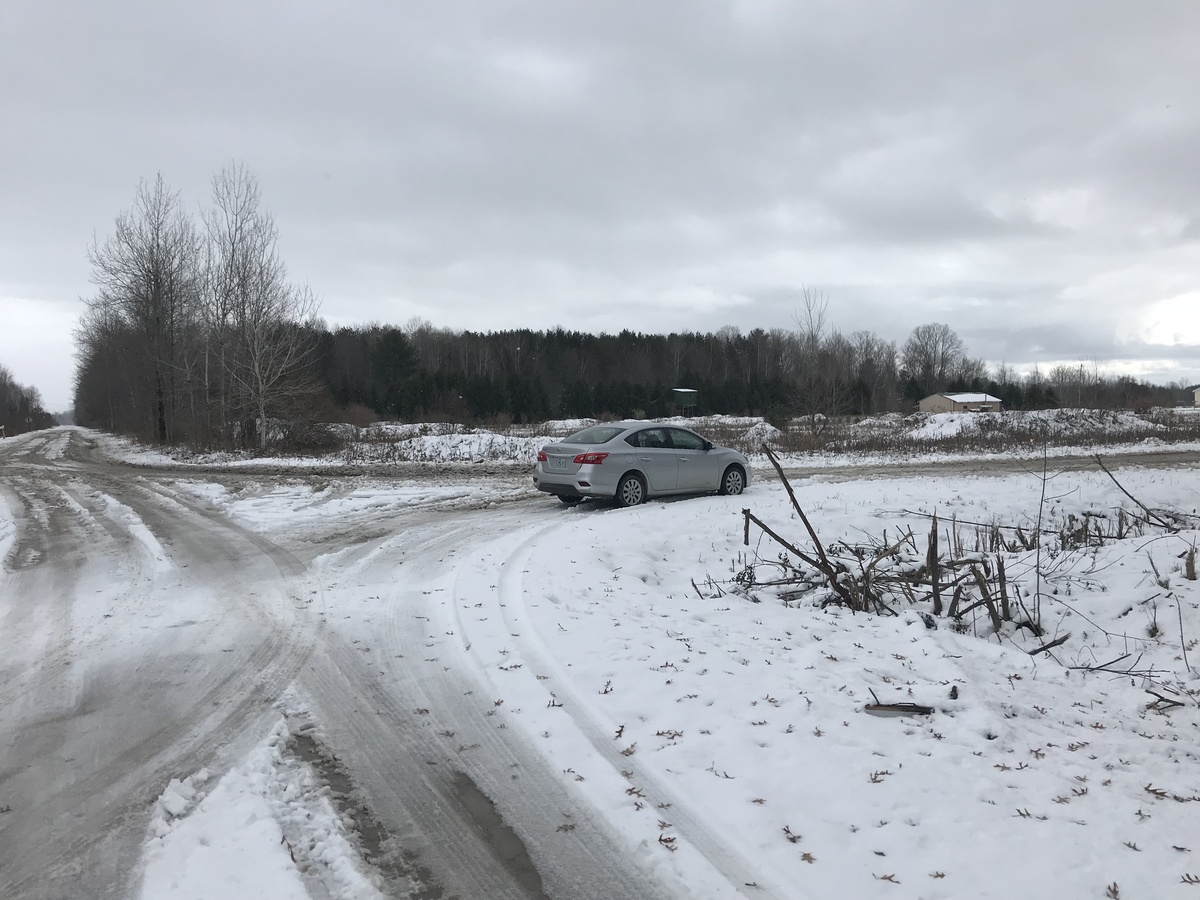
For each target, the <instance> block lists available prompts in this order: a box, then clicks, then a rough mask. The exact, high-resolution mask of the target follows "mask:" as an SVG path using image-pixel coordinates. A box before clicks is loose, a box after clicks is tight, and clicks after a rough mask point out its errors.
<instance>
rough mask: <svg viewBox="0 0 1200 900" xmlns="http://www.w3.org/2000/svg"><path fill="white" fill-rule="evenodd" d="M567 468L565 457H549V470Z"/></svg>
mask: <svg viewBox="0 0 1200 900" xmlns="http://www.w3.org/2000/svg"><path fill="white" fill-rule="evenodd" d="M566 467H567V458H566V457H565V456H552V457H550V468H552V469H565V468H566Z"/></svg>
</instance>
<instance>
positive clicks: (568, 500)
mask: <svg viewBox="0 0 1200 900" xmlns="http://www.w3.org/2000/svg"><path fill="white" fill-rule="evenodd" d="M582 500H583V498H582V497H564V496H563V495H562V494H559V495H558V501H559V502H560V503H561V504H563V506H578V505H579V504H580V502H581V501H582Z"/></svg>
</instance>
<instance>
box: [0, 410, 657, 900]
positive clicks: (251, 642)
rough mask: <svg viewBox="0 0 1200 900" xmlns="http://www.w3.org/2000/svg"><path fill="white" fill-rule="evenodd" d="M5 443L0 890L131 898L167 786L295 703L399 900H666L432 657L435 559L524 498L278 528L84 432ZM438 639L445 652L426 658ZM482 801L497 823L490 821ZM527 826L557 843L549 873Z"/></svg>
mask: <svg viewBox="0 0 1200 900" xmlns="http://www.w3.org/2000/svg"><path fill="white" fill-rule="evenodd" d="M0 453H3V456H2V462H0V465H2V469H0V492H2V494H3V499H4V500H5V501H7V505H8V507H9V508H10V509H11V510H12V511H13V518H12V524H11V525H10V527H9V528H8V529H7V531H0V541H3V542H5V543H6V544H7V545H8V546H4V547H0V551H3V552H2V553H0V555H3V556H4V557H5V558H7V559H8V560H9V565H8V569H9V571H7V572H5V573H4V574H3V576H2V578H3V580H2V581H0V616H2V618H0V736H2V737H0V741H2V743H0V798H2V799H0V809H4V810H5V811H4V812H3V814H2V815H0V896H2V897H22V898H24V897H30V898H34V897H46V898H50V897H55V898H58V897H79V898H84V897H88V898H91V897H104V896H114V897H125V896H132V895H135V894H136V893H137V891H138V889H139V885H138V882H139V879H140V877H141V872H142V865H141V862H140V857H141V850H142V844H143V842H144V840H145V838H146V829H147V823H148V821H149V819H150V816H151V813H152V811H153V809H154V800H155V798H157V797H158V795H159V794H160V793H161V792H162V791H163V789H164V788H165V787H166V785H167V783H168V782H169V781H170V780H171V779H173V778H182V777H184V776H187V775H189V774H190V773H194V772H196V771H198V770H201V769H208V770H210V771H217V772H221V771H225V770H227V769H229V768H231V767H232V766H233V765H234V764H235V763H236V762H237V761H238V760H239V759H240V758H241V757H242V756H244V755H245V754H246V753H247V752H248V751H250V750H251V749H252V748H253V746H254V745H255V744H256V743H258V742H259V741H261V740H262V738H263V736H264V735H265V734H267V733H268V732H269V731H270V729H271V727H272V725H273V724H274V722H275V721H276V720H277V719H278V717H279V715H280V709H283V710H284V711H285V712H287V713H288V714H289V715H290V717H291V719H292V722H293V725H294V727H295V728H296V729H297V730H301V729H304V730H307V731H308V732H309V733H310V735H317V736H319V739H320V742H319V744H314V745H313V746H316V747H319V755H320V756H321V757H322V758H323V759H330V758H334V757H336V760H337V761H338V764H339V767H340V769H339V774H340V775H343V776H345V777H347V778H348V779H349V782H350V783H351V784H352V785H353V787H354V798H355V799H354V802H355V803H360V804H362V805H363V806H364V807H365V808H364V809H363V810H362V811H361V813H362V816H363V817H364V818H369V819H370V822H371V827H372V828H373V829H376V830H377V832H380V833H382V835H383V836H384V837H382V838H381V837H379V835H378V834H377V835H376V837H375V839H374V842H373V847H371V848H369V849H373V850H374V852H375V854H376V855H377V857H378V858H377V859H374V860H372V864H373V865H374V867H375V868H376V869H378V870H380V871H382V872H384V873H385V875H386V874H388V873H390V875H391V878H392V882H393V883H391V884H389V883H388V882H387V879H386V878H385V879H384V884H383V887H384V888H385V892H387V893H391V894H393V895H397V896H403V895H404V894H403V893H400V892H401V891H405V890H410V889H417V888H419V889H421V890H424V891H426V892H427V895H428V896H462V897H483V896H487V897H497V898H501V897H513V898H528V897H539V896H546V895H549V896H572V897H591V896H595V897H646V896H650V897H653V896H656V895H658V893H659V889H658V888H657V887H656V886H655V885H654V883H653V882H654V876H653V873H648V872H646V871H644V870H643V869H641V868H640V867H638V866H636V865H632V864H630V863H629V862H628V860H627V857H626V855H625V854H624V852H623V848H622V845H621V844H620V843H619V841H617V840H616V836H615V835H614V834H613V833H612V831H611V829H609V828H608V826H607V824H606V822H605V820H604V819H603V818H602V817H599V816H595V815H592V814H591V813H590V812H589V811H588V810H587V808H586V805H582V804H581V803H580V800H579V798H578V797H570V796H568V795H567V793H566V789H565V787H564V785H563V782H562V779H561V778H559V777H557V773H551V772H550V771H549V770H548V769H547V767H546V764H545V762H544V760H543V759H542V758H541V757H539V756H538V755H537V754H536V753H535V752H533V751H532V750H531V748H530V747H529V745H528V744H529V740H528V737H527V736H525V735H524V733H523V732H521V731H520V730H519V729H499V728H496V727H495V723H494V722H493V720H492V717H491V716H489V715H487V714H488V713H493V714H494V713H495V711H496V707H495V706H494V705H493V699H494V698H489V697H488V696H487V691H486V689H485V686H484V684H482V683H481V682H480V681H479V680H478V677H477V673H476V672H474V671H473V670H472V668H471V667H470V666H469V665H467V666H464V665H462V664H461V663H459V664H455V663H454V661H453V660H452V658H451V654H450V653H449V652H448V651H447V650H439V649H438V645H439V643H440V642H441V641H442V640H444V639H446V638H447V635H444V634H441V633H440V632H441V631H442V630H443V629H442V627H441V620H440V616H441V615H442V614H443V613H442V612H441V610H442V609H443V608H444V607H445V600H444V599H443V598H439V597H438V593H439V592H441V591H445V590H446V587H445V585H444V584H442V582H444V581H445V579H446V577H448V575H450V574H452V572H453V569H452V568H451V567H444V566H442V564H441V563H442V561H443V560H444V559H446V558H448V557H449V558H453V557H454V556H455V555H456V554H458V555H460V556H461V555H462V554H469V553H470V552H471V548H472V547H473V546H477V545H480V544H486V543H488V542H489V541H492V540H494V539H496V538H501V537H505V536H509V535H512V534H513V533H516V532H520V531H522V530H524V529H527V528H529V527H531V525H532V524H533V523H532V521H531V517H530V513H531V510H529V509H528V508H522V509H520V510H514V509H510V508H503V507H502V508H500V509H499V510H496V509H492V510H488V511H486V512H484V511H481V510H480V509H479V507H480V505H481V503H480V499H479V497H478V496H470V497H467V498H465V500H464V499H463V498H462V496H461V495H462V494H463V491H462V488H461V487H460V488H458V489H457V490H455V489H452V488H451V489H448V490H442V491H439V490H436V489H435V490H432V491H429V490H427V489H421V490H410V491H407V492H406V491H401V492H399V494H398V495H397V497H398V499H397V497H392V498H391V500H390V502H384V501H378V502H377V501H375V500H367V501H363V500H361V498H358V499H356V498H354V497H351V498H350V499H349V501H348V502H347V504H345V508H344V509H342V510H341V511H340V512H341V514H340V515H338V516H336V517H335V518H331V516H330V510H331V508H336V507H337V506H338V504H337V502H336V501H335V500H333V501H331V500H329V499H328V498H326V502H325V503H323V504H322V505H321V509H320V510H319V511H316V513H315V514H314V516H313V517H312V519H311V520H310V521H307V522H306V521H305V520H304V514H303V511H300V512H299V513H297V512H295V511H291V512H292V514H293V515H294V516H295V520H294V521H293V523H292V524H293V526H294V527H292V528H290V529H289V530H288V531H287V532H286V533H285V534H283V536H282V538H280V536H278V535H272V536H271V537H268V536H266V535H264V534H261V533H258V532H256V531H253V530H250V529H248V528H246V527H244V526H242V525H239V524H238V523H237V521H236V520H235V519H234V518H231V517H230V516H228V515H225V514H224V513H222V512H221V511H220V510H219V509H218V508H217V507H216V506H214V505H213V504H212V503H210V502H208V501H207V500H206V498H205V496H204V493H205V491H204V490H203V489H202V487H200V486H192V488H193V489H192V490H187V489H184V488H181V487H180V486H178V485H177V484H175V483H174V479H169V478H168V479H159V478H155V477H154V476H153V475H151V474H146V473H136V472H132V471H130V470H128V469H125V468H122V467H120V466H114V465H112V464H111V463H110V462H108V461H106V460H105V459H104V458H102V457H101V456H99V455H98V454H97V453H95V450H94V447H93V446H92V443H91V441H90V440H89V439H88V438H87V437H85V436H84V435H83V434H82V433H81V432H78V431H58V432H54V433H51V434H48V435H33V436H30V437H29V438H25V439H22V440H10V441H6V442H4V443H3V444H2V445H0ZM258 478H259V476H250V478H249V479H247V481H251V482H253V481H256V480H257V479H258ZM256 487H257V485H256ZM334 493H336V491H335V492H334ZM350 493H352V492H350ZM503 493H504V492H503V490H502V489H501V490H499V491H498V492H497V494H496V496H497V499H501V500H502V499H503ZM456 496H457V497H458V498H459V501H461V502H455V501H454V497H456ZM523 506H524V505H523ZM447 510H448V511H447ZM537 512H538V513H540V514H542V515H545V514H547V513H557V512H558V511H557V510H546V509H545V508H544V507H539V509H538V510H537ZM534 518H536V516H534ZM314 560H315V562H314ZM347 579H348V581H347ZM364 591H367V592H369V593H370V594H371V595H373V596H374V597H375V600H371V599H369V598H368V597H366V596H363V592H364ZM382 592H386V593H387V595H388V600H389V602H388V603H387V604H385V605H381V604H379V603H378V602H377V601H378V595H379V594H380V593H382ZM435 620H436V621H437V624H436V625H433V624H431V623H434V622H435ZM439 653H443V654H445V656H446V659H445V661H444V662H445V664H444V665H436V666H435V665H431V664H429V663H428V662H427V660H428V659H431V658H436V657H437V656H438V654H439ZM298 697H299V698H303V700H302V703H299V701H297V699H296V698H298ZM281 700H283V702H282V704H281ZM298 703H299V705H298ZM426 709H428V710H430V711H431V712H430V713H429V714H428V716H427V715H426V713H424V712H423V710H426ZM433 710H436V713H434V712H433ZM435 721H436V723H437V725H438V726H439V727H438V728H437V729H433V728H430V727H428V726H429V723H432V722H435ZM313 726H315V728H314V727H313ZM484 798H487V799H484ZM488 800H490V801H491V802H492V803H494V804H497V805H498V806H499V808H500V809H502V810H503V818H504V822H505V823H506V824H505V825H503V826H502V825H498V824H495V823H492V824H489V821H490V819H491V818H493V817H494V816H495V813H494V812H493V811H492V809H491V808H490V806H489V803H488ZM563 811H567V812H568V813H571V812H572V811H574V813H573V815H574V821H575V822H576V823H577V828H574V829H572V831H571V833H569V834H568V833H566V832H560V831H557V830H556V829H557V826H558V824H559V823H560V822H561V820H562V813H563ZM512 829H515V831H514V830H512ZM517 833H519V834H520V835H521V837H522V839H523V840H524V841H534V842H543V843H541V844H539V846H538V847H537V848H536V849H537V853H536V856H537V859H538V864H537V866H536V867H534V866H533V865H532V864H530V862H529V856H528V851H527V850H526V848H525V847H524V846H523V844H522V842H521V840H519V839H518V838H517V837H516V834H517ZM310 882H311V884H310V890H312V891H314V892H315V893H318V894H319V893H320V892H321V885H320V878H314V879H310ZM414 885H415V886H416V887H414ZM331 892H332V891H331ZM672 893H673V892H672Z"/></svg>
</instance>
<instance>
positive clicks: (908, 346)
mask: <svg viewBox="0 0 1200 900" xmlns="http://www.w3.org/2000/svg"><path fill="white" fill-rule="evenodd" d="M966 359H967V349H966V345H965V344H964V343H963V341H962V338H960V337H959V336H958V335H957V334H956V333H955V332H954V330H953V329H952V328H951V327H950V326H949V325H943V324H941V323H940V322H931V323H930V324H928V325H918V326H917V327H916V328H914V329H913V330H912V334H910V335H909V337H908V340H907V341H905V343H904V349H903V350H902V351H901V354H900V365H901V367H902V368H903V369H904V372H905V373H906V374H907V376H908V377H909V378H911V379H912V380H913V381H914V382H915V383H916V385H917V388H918V389H919V390H920V391H921V392H922V393H923V394H932V393H934V392H935V391H940V390H944V389H945V388H946V386H947V385H948V384H949V383H950V380H951V379H952V378H953V377H954V376H955V375H956V374H957V373H958V372H959V370H961V368H962V364H963V362H964V361H965V360H966Z"/></svg>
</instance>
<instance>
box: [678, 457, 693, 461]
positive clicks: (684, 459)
mask: <svg viewBox="0 0 1200 900" xmlns="http://www.w3.org/2000/svg"><path fill="white" fill-rule="evenodd" d="M690 460H691V457H690V456H681V457H679V461H680V462H689V461H690Z"/></svg>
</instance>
